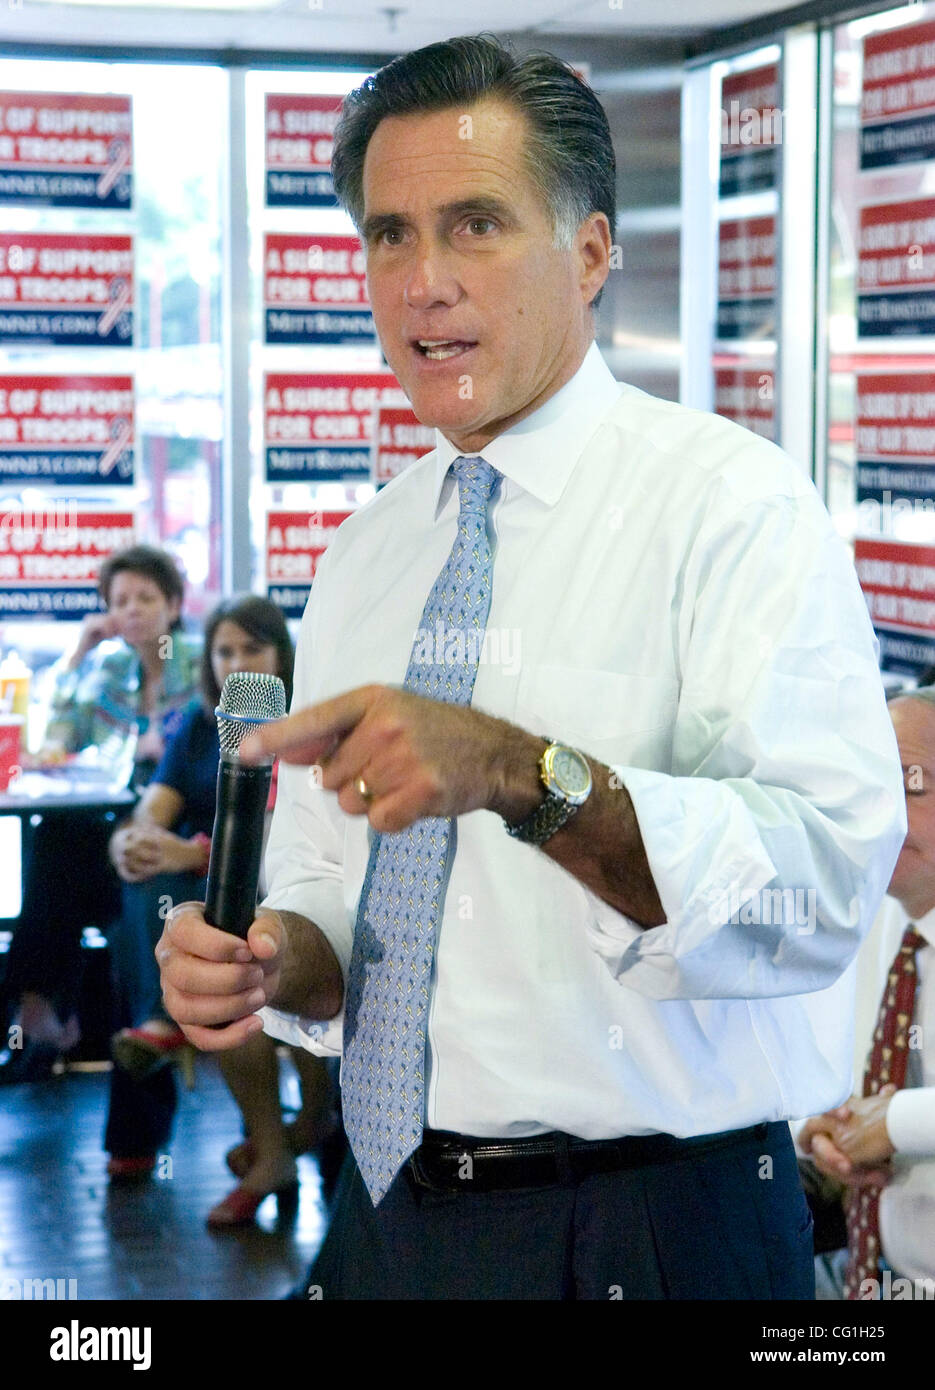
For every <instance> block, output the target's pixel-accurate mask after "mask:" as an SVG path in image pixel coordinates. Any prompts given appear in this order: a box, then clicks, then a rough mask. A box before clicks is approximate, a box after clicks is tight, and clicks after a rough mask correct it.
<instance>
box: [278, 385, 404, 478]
mask: <svg viewBox="0 0 935 1390" xmlns="http://www.w3.org/2000/svg"><path fill="white" fill-rule="evenodd" d="M263 401H264V412H263V419H264V428H265V437H266V480H267V482H270V483H313V482H369V480H370V437H371V433H372V430H373V412H374V410H375V409H376V407H377V406H380V405H408V403H409V402H408V400H407V399H406V396H405V394H404V393H403V390H402V388H401V386H400V385H399V382H398V381H397V380H396V378H395V377H394V376H393V374H392V373H391V372H371V373H369V374H360V373H353V374H352V373H342V374H328V375H322V374H319V375H315V376H306V375H301V376H299V375H295V374H291V373H290V374H287V373H283V372H278V373H275V374H273V373H270V374H268V375H267V377H266V382H265V385H264V391H263Z"/></svg>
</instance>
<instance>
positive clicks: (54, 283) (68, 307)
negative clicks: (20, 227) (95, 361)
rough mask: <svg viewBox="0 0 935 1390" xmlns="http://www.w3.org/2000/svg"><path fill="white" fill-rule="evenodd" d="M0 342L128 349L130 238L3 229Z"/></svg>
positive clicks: (130, 325) (130, 331)
mask: <svg viewBox="0 0 935 1390" xmlns="http://www.w3.org/2000/svg"><path fill="white" fill-rule="evenodd" d="M0 344H6V345H9V346H12V345H14V344H16V345H19V346H24V347H25V346H39V345H41V346H46V345H49V344H54V345H55V346H62V347H95V346H96V347H131V346H132V344H133V239H132V237H128V236H104V235H98V234H96V233H95V234H93V235H89V236H78V235H71V234H62V233H53V232H0Z"/></svg>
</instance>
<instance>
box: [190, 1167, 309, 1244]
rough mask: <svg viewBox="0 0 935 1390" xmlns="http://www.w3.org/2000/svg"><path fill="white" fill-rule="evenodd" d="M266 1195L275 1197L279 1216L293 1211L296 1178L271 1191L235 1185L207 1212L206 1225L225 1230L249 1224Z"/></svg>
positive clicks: (297, 1197)
mask: <svg viewBox="0 0 935 1390" xmlns="http://www.w3.org/2000/svg"><path fill="white" fill-rule="evenodd" d="M267 1197H275V1198H276V1208H277V1213H278V1215H279V1216H280V1217H282V1216H286V1215H287V1214H290V1213H294V1212H295V1210H296V1208H297V1207H298V1205H299V1180H298V1178H295V1179H294V1180H293V1181H292V1182H290V1183H286V1185H285V1187H279V1188H276V1189H275V1190H274V1191H273V1192H251V1190H250V1189H249V1188H248V1187H243V1186H241V1187H235V1188H234V1190H233V1192H229V1193H228V1194H227V1196H226V1197H225V1198H224V1200H223V1201H221V1202H218V1204H217V1206H216V1207H212V1208H211V1210H210V1211H209V1212H208V1215H207V1218H206V1222H207V1225H208V1227H209V1228H210V1229H211V1230H213V1231H218V1230H227V1229H228V1228H230V1227H232V1226H249V1225H250V1223H251V1222H252V1221H253V1219H254V1217H255V1216H256V1214H257V1210H258V1208H259V1207H260V1206H261V1204H262V1203H263V1202H265V1201H266V1199H267Z"/></svg>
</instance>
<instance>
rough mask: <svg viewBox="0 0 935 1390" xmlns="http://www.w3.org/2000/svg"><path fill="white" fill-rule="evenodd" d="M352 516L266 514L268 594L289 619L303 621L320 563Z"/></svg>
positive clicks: (341, 513)
mask: <svg viewBox="0 0 935 1390" xmlns="http://www.w3.org/2000/svg"><path fill="white" fill-rule="evenodd" d="M350 515H351V513H350V512H349V511H344V512H320V511H319V512H269V513H268V514H267V518H266V584H267V595H268V597H269V598H270V600H271V601H272V602H273V603H275V604H276V605H277V606H278V607H279V608H281V609H282V611H283V613H284V614H285V615H286V617H287V618H301V616H302V614H303V612H304V610H305V605H306V603H307V602H308V595H309V590H310V589H311V586H312V580H313V579H314V578H315V571H316V570H317V568H318V562H319V560H320V559H321V557H322V555H324V553H325V551H326V550H327V549H328V546H329V545H330V544H331V542H332V541H333V540H334V537H335V533H336V532H337V529H338V527H339V526H340V525H341V522H342V521H346V520H347V518H348V517H349V516H350Z"/></svg>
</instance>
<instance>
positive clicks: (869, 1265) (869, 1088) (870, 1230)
mask: <svg viewBox="0 0 935 1390" xmlns="http://www.w3.org/2000/svg"><path fill="white" fill-rule="evenodd" d="M924 945H925V938H924V937H922V936H920V935H919V933H918V932H917V931H916V930H915V928H914V927H913V926H912V924H911V923H910V925H909V926H908V927H907V928H906V930H905V932H904V934H903V939H902V941H901V942H900V946H899V950H898V951H897V953H896V959H895V960H894V961H893V964H892V965H891V966H890V968H889V972H888V974H887V977H886V987H885V988H884V990H883V998H882V1000H881V1001H880V1012H879V1014H878V1015H877V1026H876V1028H875V1029H874V1033H873V1046H872V1047H871V1049H870V1055H869V1057H868V1058H867V1067H866V1070H865V1072H864V1089H863V1094H864V1095H865V1096H874V1095H876V1094H877V1092H878V1091H879V1090H880V1088H881V1087H882V1086H885V1085H886V1084H887V1083H888V1082H890V1083H892V1084H893V1085H894V1086H896V1087H897V1089H899V1090H901V1089H902V1087H903V1086H905V1084H906V1066H907V1063H908V1061H909V1025H910V1024H911V1022H912V1009H913V1004H914V1003H915V994H916V982H917V979H918V976H917V974H916V959H915V957H916V951H918V949H919V947H920V946H924ZM885 1186H886V1182H885V1180H884V1181H883V1182H881V1183H873V1184H868V1185H867V1186H866V1187H861V1188H855V1189H854V1190H853V1191H852V1193H851V1194H850V1199H849V1201H848V1205H847V1270H846V1273H845V1275H844V1297H845V1298H850V1299H858V1298H860V1286H861V1284H862V1283H863V1281H864V1280H865V1279H879V1274H880V1267H879V1259H880V1193H881V1192H882V1191H883V1188H884V1187H885Z"/></svg>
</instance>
